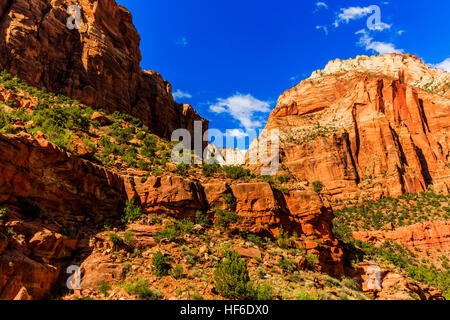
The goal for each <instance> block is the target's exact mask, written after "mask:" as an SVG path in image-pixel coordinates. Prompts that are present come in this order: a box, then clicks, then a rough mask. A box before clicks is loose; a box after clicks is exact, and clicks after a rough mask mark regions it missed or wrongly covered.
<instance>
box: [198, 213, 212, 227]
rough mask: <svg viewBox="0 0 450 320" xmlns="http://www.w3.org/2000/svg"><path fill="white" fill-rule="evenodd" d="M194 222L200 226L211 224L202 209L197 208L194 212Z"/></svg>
mask: <svg viewBox="0 0 450 320" xmlns="http://www.w3.org/2000/svg"><path fill="white" fill-rule="evenodd" d="M195 222H196V223H197V224H199V225H201V226H207V225H210V224H211V218H210V217H209V216H208V215H207V214H206V213H204V212H203V211H200V210H198V211H197V212H196V213H195Z"/></svg>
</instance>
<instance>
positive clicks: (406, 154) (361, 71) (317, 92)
mask: <svg viewBox="0 0 450 320" xmlns="http://www.w3.org/2000/svg"><path fill="white" fill-rule="evenodd" d="M449 86H450V74H448V73H446V72H444V71H441V70H437V69H431V68H428V67H427V66H426V65H425V64H424V63H423V62H421V61H420V60H419V59H418V58H416V57H413V56H411V55H398V54H388V55H384V56H374V57H370V58H369V57H358V58H356V59H350V60H347V61H341V60H336V61H332V62H330V63H329V65H328V66H327V67H326V68H325V70H323V71H316V72H314V73H313V75H312V76H311V77H310V78H309V79H306V80H304V81H302V82H301V83H300V84H299V85H297V86H296V87H294V88H292V89H290V90H288V91H286V92H285V93H284V94H283V95H282V96H281V97H280V98H279V100H278V104H277V106H276V108H275V109H274V110H273V111H272V113H271V115H270V118H269V120H268V123H267V126H266V130H270V129H279V130H280V132H281V143H280V149H281V150H280V157H281V164H282V166H284V168H285V170H286V171H288V172H290V173H292V174H293V175H295V176H296V177H297V178H298V179H300V180H302V179H308V180H309V181H312V180H320V181H322V182H323V183H324V185H325V189H326V190H325V192H326V193H328V194H329V195H331V196H333V198H334V199H343V198H347V199H348V198H353V197H354V196H357V195H363V196H368V197H374V198H378V197H380V196H387V195H391V196H398V195H400V194H402V193H404V192H416V191H420V190H424V189H426V188H427V186H429V185H434V187H435V189H437V190H440V191H444V192H448V191H449V189H450V165H449V158H450V151H449V141H450V137H449V127H450V99H449Z"/></svg>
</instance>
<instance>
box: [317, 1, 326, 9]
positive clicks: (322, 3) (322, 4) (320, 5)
mask: <svg viewBox="0 0 450 320" xmlns="http://www.w3.org/2000/svg"><path fill="white" fill-rule="evenodd" d="M316 6H317V8H325V9H328V5H327V4H326V3H325V2H322V1H319V2H316Z"/></svg>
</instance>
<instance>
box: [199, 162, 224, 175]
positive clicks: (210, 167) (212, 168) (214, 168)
mask: <svg viewBox="0 0 450 320" xmlns="http://www.w3.org/2000/svg"><path fill="white" fill-rule="evenodd" d="M219 172H222V167H221V166H220V165H219V164H218V163H215V162H214V163H212V164H207V163H204V164H203V166H202V174H203V175H204V176H205V177H211V176H212V175H213V174H215V173H219Z"/></svg>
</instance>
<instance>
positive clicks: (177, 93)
mask: <svg viewBox="0 0 450 320" xmlns="http://www.w3.org/2000/svg"><path fill="white" fill-rule="evenodd" d="M172 95H173V97H174V98H175V99H183V98H185V99H190V98H192V95H191V94H190V93H188V92H183V91H181V90H180V89H178V90H177V91H175V92H174V93H172Z"/></svg>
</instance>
